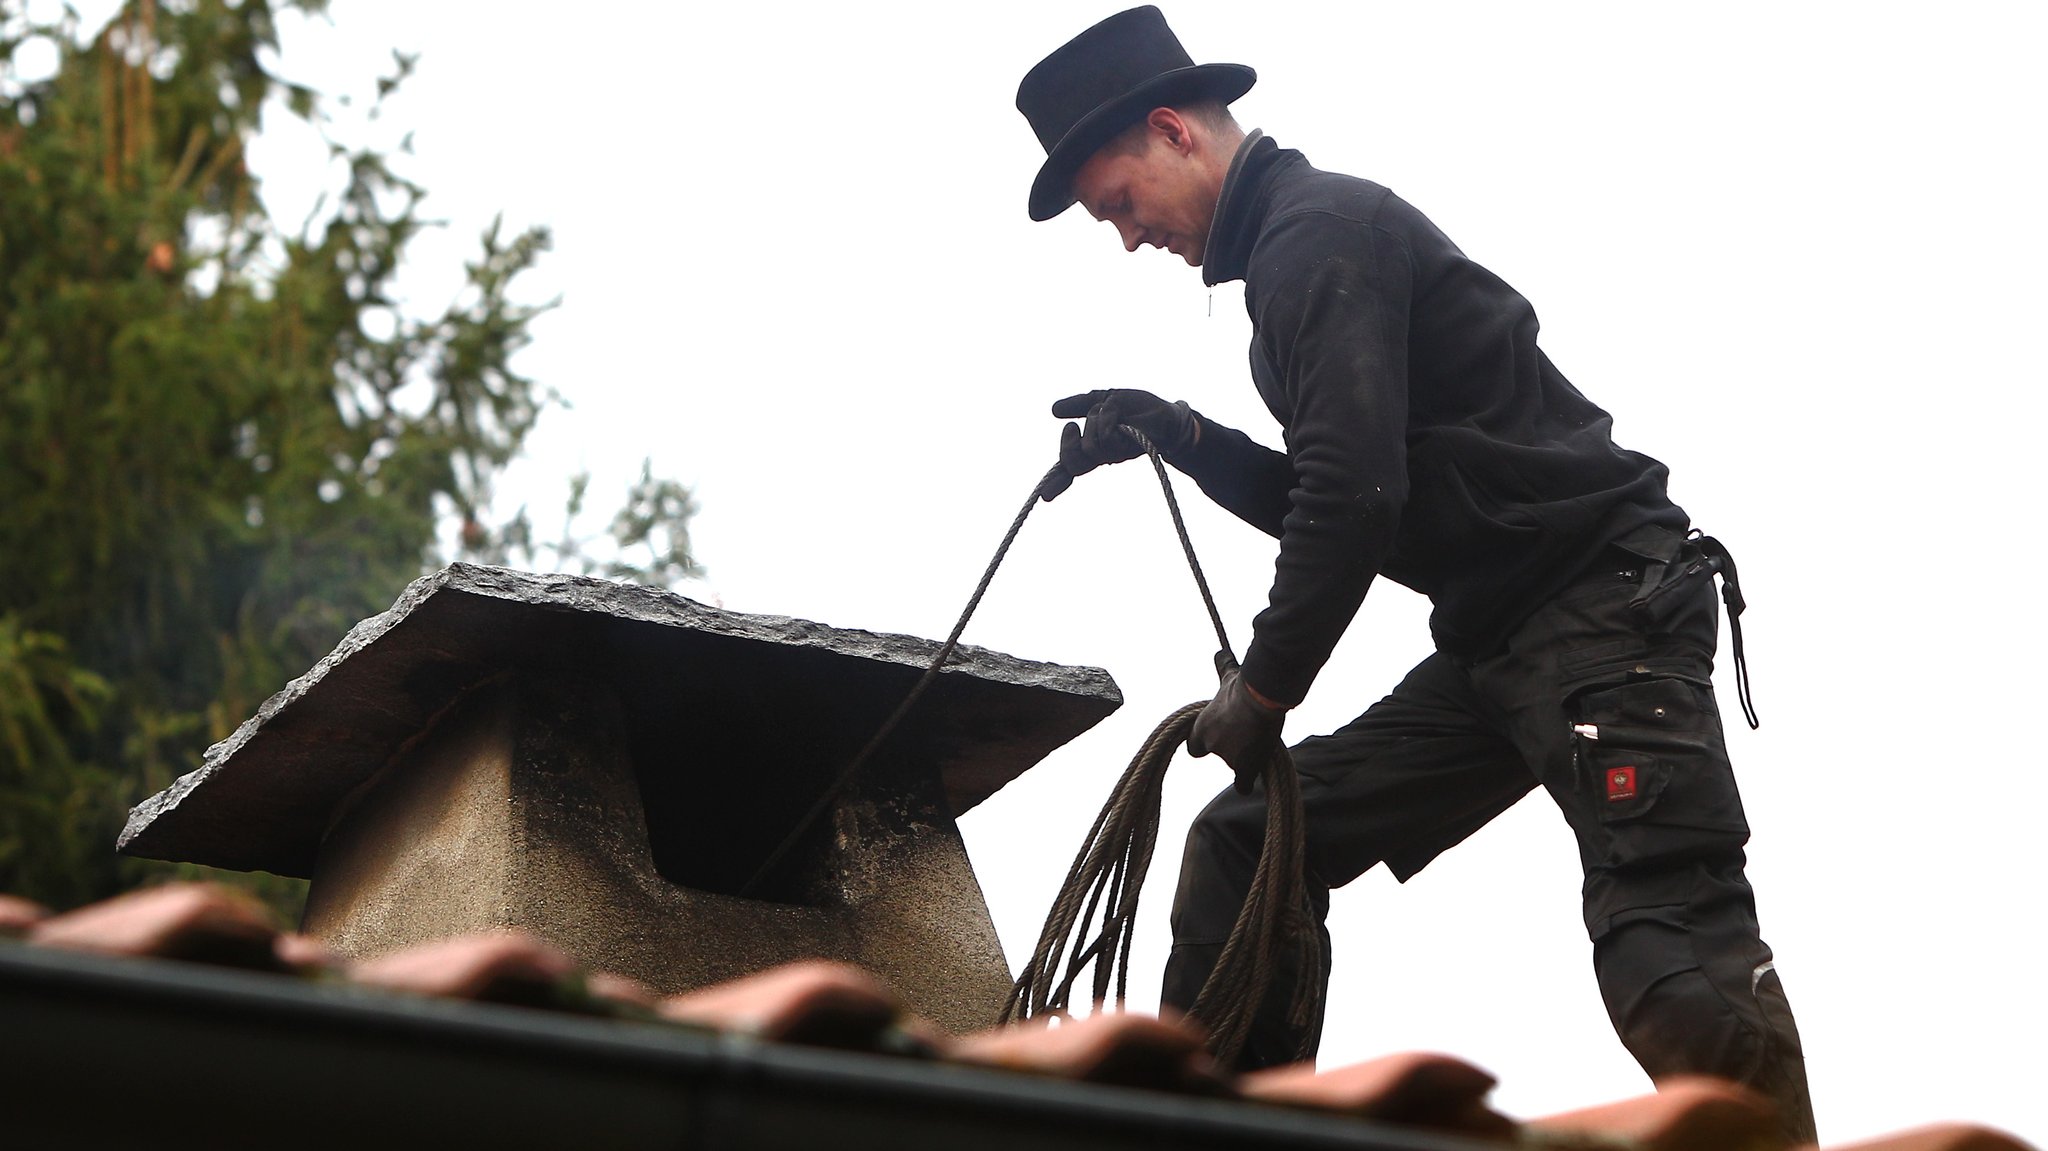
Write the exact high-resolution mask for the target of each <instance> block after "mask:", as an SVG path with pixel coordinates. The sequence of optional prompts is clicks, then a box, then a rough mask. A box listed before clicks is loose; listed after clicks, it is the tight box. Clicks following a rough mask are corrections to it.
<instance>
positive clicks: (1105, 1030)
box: [951, 1012, 1233, 1095]
mask: <svg viewBox="0 0 2048 1151" xmlns="http://www.w3.org/2000/svg"><path fill="white" fill-rule="evenodd" d="M951 1054H952V1056H953V1058H955V1059H956V1060H958V1061H960V1062H963V1063H975V1064H980V1065H983V1066H989V1067H1000V1068H1003V1069H1005V1070H1010V1071H1023V1072H1029V1073H1031V1074H1035V1075H1049V1076H1053V1077H1056V1078H1060V1079H1073V1080H1079V1081H1081V1082H1084V1083H1109V1084H1115V1085H1118V1086H1123V1087H1148V1088H1153V1089H1156V1090H1163V1091H1176V1092H1180V1093H1182V1094H1191V1095H1228V1094H1232V1093H1233V1091H1232V1089H1231V1086H1230V1084H1229V1082H1228V1081H1227V1080H1226V1079H1225V1078H1224V1077H1223V1076H1222V1074H1221V1073H1219V1072H1218V1070H1217V1068H1216V1063H1215V1060H1213V1059H1211V1058H1210V1057H1209V1053H1208V1051H1207V1050H1206V1049H1204V1047H1203V1046H1202V1035H1201V1033H1200V1032H1198V1031H1196V1030H1194V1029H1193V1028H1191V1027H1189V1026H1186V1025H1184V1024H1178V1023H1169V1022H1166V1021H1164V1020H1160V1019H1154V1018H1152V1017H1151V1016H1148V1015H1126V1014H1124V1013H1122V1012H1108V1013H1105V1014H1100V1015H1091V1016H1089V1017H1087V1018H1086V1019H1061V1020H1059V1021H1058V1023H1057V1024H1056V1025H1050V1026H1035V1025H1032V1024H1025V1025H1022V1026H1017V1027H1005V1028H998V1029H996V1030H992V1031H983V1032H979V1033H977V1034H974V1035H970V1036H968V1037H966V1038H965V1039H962V1040H960V1041H959V1043H957V1044H956V1045H955V1046H954V1048H953V1051H952V1052H951Z"/></svg>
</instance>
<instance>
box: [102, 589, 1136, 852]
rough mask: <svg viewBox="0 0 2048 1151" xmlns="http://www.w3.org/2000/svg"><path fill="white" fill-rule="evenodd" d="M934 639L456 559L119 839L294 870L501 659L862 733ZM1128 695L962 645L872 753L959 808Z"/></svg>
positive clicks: (125, 844)
mask: <svg viewBox="0 0 2048 1151" xmlns="http://www.w3.org/2000/svg"><path fill="white" fill-rule="evenodd" d="M938 647H939V645H938V644H937V643H935V642H933V641H931V640H926V639H917V638H914V637H911V636H902V635H887V634H878V633H875V632H867V631H857V630H852V629H847V628H835V627H827V626H825V625H823V624H817V623H811V622H808V621H805V620H799V619H791V618H789V617H786V616H771V615H749V614H745V613H742V612H734V611H726V610H724V609H721V608H715V607H710V606H708V605H705V604H701V603H698V602H696V601H695V600H691V599H688V598H686V597H684V596H680V595H676V594H675V593H673V592H668V591H663V590H660V589H658V588H649V587H640V586H636V585H631V584H619V583H612V582H610V581H607V580H601V579H592V578H588V577H583V576H571V575H536V574H533V573H529V572H519V571H512V570H509V569H505V568H495V567H484V566H481V565H476V564H464V563H458V564H452V565H450V566H448V567H446V568H443V569H442V570H441V571H439V572H436V573H434V574H432V575H429V576H425V577H423V578H421V579H418V580H415V581H414V582H413V583H412V584H411V585H410V586H409V587H407V588H406V589H405V591H404V593H403V594H401V595H400V596H399V597H398V601H397V602H396V603H394V604H393V605H392V606H391V609H390V610H389V611H386V612H384V613H382V614H380V615H376V616H372V617H370V618H369V619H366V620H364V621H362V622H361V623H359V624H357V625H356V626H355V627H354V628H352V629H350V631H349V633H348V635H347V636H345V637H343V639H342V641H341V643H340V645H339V646H337V647H336V648H335V649H334V651H333V652H331V653H330V654H328V656H327V657H326V658H324V659H322V660H321V661H320V662H319V663H318V664H316V665H314V667H313V669H312V670H311V671H308V672H307V673H306V674H305V675H302V676H300V677H299V678H297V679H295V680H293V681H292V682H291V683H289V684H287V685H286V686H285V688H284V690H283V691H280V692H278V693H277V694H276V695H274V696H271V697H270V698H269V699H268V700H266V701H265V702H264V704H263V706H262V707H260V708H258V709H257V711H256V714H255V715H254V716H253V717H251V718H250V719H249V720H248V721H247V722H245V723H243V724H242V726H241V727H240V728H238V729H237V730H236V731H235V733H234V734H233V735H231V736H229V737H228V738H227V739H225V740H222V741H221V742H220V743H217V744H215V745H214V746H212V747H211V748H208V749H207V752H206V759H205V762H204V763H203V764H201V766H200V767H199V768H198V769H196V770H194V771H192V772H189V773H187V774H186V775H184V776H181V777H179V778H178V779H177V780H176V781H174V782H173V783H172V784H171V786H169V787H167V788H165V789H164V790H163V791H161V792H159V793H157V794H156V795H154V796H151V797H150V798H149V799H146V800H144V801H143V802H142V803H140V804H138V805H136V807H135V809H134V810H133V811H131V812H130V813H129V817H128V825H127V827H126V828H125V829H124V830H123V831H122V833H121V838H120V842H119V849H120V850H121V851H122V852H124V853H126V854H129V855H140V856H146V857H150V858H155V859H172V860H181V861H186V862H192V863H203V864H208V865H211V866H215V867H227V868H234V869H239V870H263V871H271V872H275V873H277V874H280V875H300V876H303V875H307V874H309V873H310V871H311V868H312V863H313V859H314V855H315V853H316V851H317V849H318V846H319V843H320V840H321V837H322V836H323V835H324V834H325V832H326V829H327V827H328V824H329V822H330V820H331V819H332V818H333V816H334V815H335V814H336V812H337V811H338V810H339V809H340V807H341V805H342V804H343V803H344V802H345V801H346V800H347V798H348V796H349V795H350V794H351V793H352V792H353V791H354V790H355V789H356V788H357V787H359V786H360V785H361V784H363V783H364V782H365V781H367V780H368V779H369V778H370V777H371V776H372V775H374V774H376V772H377V771H378V770H380V769H381V768H383V767H384V766H385V765H386V764H387V763H389V762H391V760H392V758H393V757H394V755H396V753H398V752H399V751H401V750H402V749H403V748H404V747H405V746H406V745H407V744H408V742H409V741H411V740H413V739H415V738H416V737H418V736H419V735H420V734H421V733H422V732H424V731H426V730H427V729H428V728H429V727H430V726H431V725H432V723H433V721H434V719H435V717H436V716H438V715H439V714H440V713H441V712H442V711H443V710H444V709H445V708H447V707H448V706H449V705H450V704H451V703H453V702H454V701H456V700H457V699H458V698H460V697H461V696H462V695H463V693H465V692H466V691H468V690H469V689H470V688H472V687H474V686H476V685H477V684H479V683H481V682H483V681H485V680H487V679H489V678H491V677H493V676H496V675H498V674H500V673H502V672H505V671H508V670H528V671H533V670H538V671H543V672H558V673H566V674H572V675H588V676H597V677H601V678H604V679H606V680H608V681H610V682H612V683H614V684H615V685H617V686H618V687H619V689H620V694H621V698H622V699H623V700H624V701H625V706H626V711H627V715H626V719H627V722H628V723H632V724H658V725H670V726H673V727H674V728H675V729H676V730H677V733H678V734H677V738H679V739H681V738H687V735H688V730H689V728H690V727H691V726H692V725H703V724H707V723H716V724H731V725H760V726H765V725H785V726H786V725H790V724H806V723H810V724H816V725H818V727H819V729H820V732H821V733H822V734H827V735H830V736H831V738H832V739H833V741H834V742H849V743H850V746H851V748H858V746H859V745H860V744H861V743H864V742H866V740H867V738H868V737H869V736H871V735H872V734H873V733H874V731H875V729H876V728H877V727H878V726H879V725H880V724H881V722H882V720H883V719H884V718H886V717H887V715H888V713H889V712H890V711H891V710H892V709H893V708H894V707H895V705H896V704H897V703H899V702H901V700H902V698H903V696H904V694H905V693H907V692H908V691H909V690H910V688H911V686H912V685H913V684H914V683H916V681H917V678H918V676H919V675H920V674H922V673H923V671H924V668H925V667H926V666H927V665H928V664H929V663H930V662H931V659H932V657H933V656H934V655H936V654H937V652H938ZM1122 703H1123V696H1122V694H1121V693H1120V692H1119V691H1118V690H1117V686H1116V682H1115V681H1114V680H1113V679H1111V678H1110V676H1109V673H1108V672H1106V671H1103V670H1101V669H1099V668H1089V667H1065V666H1061V665H1059V664H1050V663H1038V662H1035V661H1030V660H1022V659H1018V658H1016V657H1014V656H1008V655H1003V654H1001V653H999V652H993V651H987V650H984V649H980V648H975V647H970V646H966V645H962V646H961V647H959V648H957V649H956V650H955V652H954V655H953V657H952V659H951V660H950V661H949V663H948V665H947V667H946V669H945V670H944V671H943V672H942V673H941V674H940V676H939V678H938V680H937V682H935V683H934V684H933V685H932V686H931V688H930V690H929V691H928V692H927V693H926V695H925V696H924V698H923V699H922V700H920V701H919V703H918V705H917V707H916V708H914V709H913V710H912V711H911V713H910V714H909V715H908V716H907V717H906V718H905V719H904V721H903V724H902V725H901V726H900V727H899V728H898V729H897V731H896V733H895V734H894V735H892V736H891V737H890V741H889V744H888V745H887V747H886V749H885V751H884V753H883V754H882V755H881V756H878V757H877V761H876V763H875V764H871V767H875V768H877V769H879V770H888V771H894V772H901V771H936V772H937V773H938V774H939V777H940V779H941V780H942V782H943V785H944V789H945V794H946V797H947V800H948V802H949V803H950V805H951V807H952V809H953V813H954V814H955V815H957V814H959V813H961V812H964V811H966V810H967V809H968V808H971V807H973V806H974V805H975V804H977V803H980V802H981V801H982V800H984V799H986V798H988V797H989V796H990V795H991V794H993V793H994V792H995V791H996V790H997V789H998V788H1000V787H1002V786H1003V785H1004V784H1005V783H1008V782H1009V781H1010V780H1012V779H1015V778H1016V777H1017V776H1018V775H1021V774H1022V773H1023V772H1024V771H1025V770H1027V769H1028V768H1030V767H1031V766H1032V765H1034V764H1036V763H1037V762H1038V761H1039V760H1040V759H1042V758H1044V756H1045V755H1046V754H1048V753H1049V752H1051V751H1052V750H1053V749H1055V748H1057V747H1059V746H1060V745H1062V744H1064V743H1066V742H1067V741H1068V740H1070V739H1072V738H1074V737H1075V736H1076V735H1079V734H1080V733H1082V732H1084V731H1086V730H1088V729H1089V728H1090V727H1093V726H1094V725H1095V724H1096V723H1097V722H1098V721H1100V720H1101V719H1102V718H1103V717H1104V716H1107V715H1108V714H1109V713H1110V712H1112V711H1115V710H1116V709H1117V707H1119V706H1120V705H1121V704H1122ZM834 754H837V751H836V749H835V750H834ZM846 755H847V758H849V759H850V757H851V751H850V750H849V751H848V752H847V753H846ZM768 766H769V768H770V769H772V765H768ZM730 767H731V770H762V769H763V765H759V764H754V765H748V764H733V765H730Z"/></svg>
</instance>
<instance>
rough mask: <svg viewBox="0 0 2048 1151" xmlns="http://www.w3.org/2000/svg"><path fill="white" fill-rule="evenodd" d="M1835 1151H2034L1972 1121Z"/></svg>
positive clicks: (1907, 1133)
mask: <svg viewBox="0 0 2048 1151" xmlns="http://www.w3.org/2000/svg"><path fill="white" fill-rule="evenodd" d="M1834 1151H2034V1148H2033V1147H2032V1145H2030V1144H2027V1143H2022V1142H2021V1141H2020V1140H2018V1139H2016V1138H2014V1137H2013V1136H2011V1135H2008V1134H2006V1133H2005V1132H2003V1131H1998V1130H1994V1129H1993V1128H1990V1127H1980V1126H1978V1125H1976V1124H1972V1123H1937V1124H1935V1125H1933V1126H1930V1127H1916V1128H1914V1129H1913V1130H1911V1131H1901V1132H1899V1133H1897V1134H1896V1135H1887V1136H1885V1137H1884V1138H1882V1139H1872V1140H1869V1141H1867V1142H1863V1143H1850V1144H1847V1145H1845V1146H1841V1147H1837V1148H1834Z"/></svg>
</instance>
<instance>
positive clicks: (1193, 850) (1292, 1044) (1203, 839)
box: [1160, 655, 1536, 1070]
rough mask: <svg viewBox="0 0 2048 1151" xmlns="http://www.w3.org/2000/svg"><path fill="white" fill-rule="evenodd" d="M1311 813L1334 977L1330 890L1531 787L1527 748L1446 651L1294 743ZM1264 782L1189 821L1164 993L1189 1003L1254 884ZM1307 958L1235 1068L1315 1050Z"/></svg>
mask: <svg viewBox="0 0 2048 1151" xmlns="http://www.w3.org/2000/svg"><path fill="white" fill-rule="evenodd" d="M1293 751H1294V763H1295V770H1296V772H1297V774H1299V776H1300V778H1301V799H1302V810H1303V812H1304V815H1305V817H1306V819H1307V826H1306V836H1305V838H1306V841H1307V856H1308V876H1307V881H1308V887H1309V894H1310V898H1311V901H1312V903H1313V911H1314V913H1315V918H1316V925H1317V934H1318V939H1319V949H1320V954H1319V955H1317V956H1315V957H1313V960H1314V962H1315V963H1316V965H1317V972H1316V975H1317V976H1319V977H1320V978H1322V979H1325V980H1326V979H1327V973H1328V971H1329V933H1328V932H1327V931H1325V930H1323V928H1322V919H1323V916H1324V915H1325V914H1326V913H1327V911H1328V908H1329V892H1330V889H1331V888H1333V887H1342V886H1343V885H1344V884H1346V883H1349V882H1350V881H1351V880H1353V879H1355V878H1357V877H1358V876H1359V875H1361V874H1363V873H1364V872H1365V871H1366V870H1367V869H1368V868H1370V867H1372V866H1373V865H1374V864H1376V863H1379V862H1381V861H1382V860H1384V861H1386V862H1387V864H1388V866H1389V867H1390V868H1392V869H1393V871H1394V873H1395V874H1396V875H1397V876H1399V877H1400V878H1401V879H1403V880H1406V879H1407V878H1408V877H1409V876H1411V875H1413V874H1415V873H1416V872H1417V871H1420V870H1421V869H1422V867H1423V865H1424V864H1426V863H1428V862H1429V861H1430V860H1431V859H1433V858H1435V857H1436V855H1437V854H1438V853H1440V852H1442V851H1443V850H1445V849H1446V848H1448V847H1451V846H1452V845H1454V844H1456V843H1457V842H1458V841H1460V840H1462V839H1464V838H1465V837H1466V836H1468V835H1470V834H1471V833H1472V832H1474V831H1476V830H1478V829H1479V828H1480V827H1481V826H1483V825H1484V824H1485V823H1486V822H1487V821H1488V820H1490V819H1492V818H1493V817H1494V816H1495V815H1498V814H1499V813H1500V812H1502V811H1504V810H1506V809H1507V808H1508V807H1509V806H1510V805H1512V804H1513V803H1514V802H1515V801H1516V800H1517V799H1520V798H1521V797H1522V796H1523V795H1525V794H1527V792H1528V791H1529V789H1530V788H1531V787H1533V786H1535V783H1536V779H1535V777H1534V776H1533V775H1531V774H1530V772H1529V769H1528V767H1527V766H1526V765H1525V764H1524V762H1523V761H1522V758H1521V756H1520V755H1519V754H1518V753H1517V752H1516V751H1515V749H1514V746H1513V745H1512V744H1511V743H1509V742H1508V741H1507V740H1506V739H1505V738H1504V737H1503V736H1502V735H1501V733H1500V730H1499V728H1498V727H1497V725H1495V724H1493V723H1491V722H1489V721H1488V720H1486V719H1485V718H1483V716H1482V715H1481V708H1480V705H1479V701H1478V698H1477V696H1476V695H1475V694H1474V692H1473V690H1472V686H1471V683H1470V680H1469V679H1468V677H1467V675H1466V673H1465V671H1464V669H1463V668H1461V667H1459V666H1458V665H1457V664H1456V663H1454V662H1453V661H1452V660H1450V659H1449V658H1448V657H1445V656H1443V655H1433V656H1431V657H1430V658H1429V659H1426V660H1424V661H1423V662H1422V663H1421V664H1419V665H1418V666H1417V667H1416V668H1415V670H1413V671H1411V672H1410V673H1409V674H1408V677H1407V678H1406V679H1405V680H1403V681H1402V682H1401V685H1400V686H1399V687H1397V688H1395V689H1394V692H1393V694H1391V695H1389V696H1388V697H1387V698H1385V699H1383V700H1381V701H1380V702H1378V703H1376V704H1374V705H1373V706H1372V707H1371V708H1369V709H1368V710H1367V711H1366V713H1365V714H1364V715H1362V716H1360V717H1358V718H1357V719H1355V720H1353V721H1352V722H1351V723H1349V724H1347V725H1345V726H1344V727H1343V728H1341V729H1339V730H1338V731H1336V732H1333V733H1332V734H1330V735H1325V736H1316V737H1313V738H1310V739H1307V740H1304V741H1302V742H1301V743H1299V744H1297V745H1296V746H1295V747H1294V749H1293ZM1265 826H1266V800H1265V792H1264V790H1263V789H1260V790H1259V791H1256V792H1254V793H1253V794H1252V795H1239V794H1238V793H1237V792H1236V791H1235V790H1233V789H1225V790H1224V792H1223V793H1222V794H1221V795H1218V796H1217V797H1216V798H1215V800H1213V801H1212V802H1211V803H1210V804H1209V806H1208V807H1207V808H1206V809H1205V810H1204V811H1203V812H1202V814H1201V815H1200V816H1199V817H1197V818H1196V820H1195V823H1194V826H1193V827H1191V828H1190V829H1189V830H1188V840H1187V849H1186V852H1185V854H1183V856H1182V857H1181V875H1180V890H1179V891H1178V893H1176V895H1175V897H1174V905H1173V938H1174V943H1173V952H1172V955H1171V957H1170V958H1169V959H1168V961H1167V965H1166V977H1165V980H1164V983H1163V985H1162V987H1161V994H1160V999H1161V1002H1162V1005H1164V1006H1167V1007H1174V1008H1178V1009H1180V1010H1186V1009H1187V1008H1188V1007H1189V1006H1190V1005H1192V1004H1193V1003H1194V1001H1195V996H1196V995H1197V994H1198V993H1199V992H1200V991H1201V988H1202V983H1203V981H1204V980H1206V979H1207V978H1208V976H1209V972H1210V971H1211V970H1212V969H1213V968H1214V967H1215V965H1216V959H1217V957H1218V956H1219V955H1220V954H1221V952H1222V950H1223V943H1224V940H1225V939H1227V938H1228V937H1229V934H1230V928H1231V925H1232V924H1233V923H1235V922H1236V920H1237V914H1238V910H1239V908H1241V907H1242V906H1243V904H1244V897H1245V893H1246V892H1247V891H1249V890H1250V889H1251V881H1252V874H1253V871H1254V870H1255V869H1256V867H1257V865H1258V860H1259V848H1260V845H1261V844H1262V842H1263V841H1264V838H1265ZM1299 962H1300V959H1299V958H1297V957H1290V959H1289V960H1288V961H1287V962H1285V963H1283V964H1282V966H1281V968H1280V970H1278V971H1277V972H1275V974H1274V977H1273V981H1272V984H1271V987H1270V989H1269V991H1268V993H1267V996H1266V999H1265V1001H1264V1002H1263V1004H1262V1005H1261V1007H1260V1009H1259V1012H1258V1014H1257V1016H1256V1018H1255V1019H1254V1020H1253V1023H1252V1029H1251V1034H1250V1036H1249V1037H1248V1038H1247V1039H1246V1041H1245V1047H1244V1051H1243V1053H1242V1054H1241V1055H1240V1056H1239V1059H1238V1066H1239V1068H1240V1069H1243V1070H1249V1069H1252V1068H1255V1067H1267V1066H1272V1065H1275V1064H1279V1063H1288V1062H1292V1061H1294V1060H1295V1059H1296V1058H1298V1057H1300V1056H1301V1055H1313V1054H1314V1052H1315V1047H1316V1043H1317V1041H1318V1039H1319V1037H1320V1032H1321V1029H1322V1020H1321V1019H1320V1018H1317V1019H1315V1020H1313V1021H1312V1022H1311V1023H1310V1025H1309V1027H1308V1029H1307V1031H1306V1033H1303V1032H1301V1031H1299V1030H1297V1029H1295V1028H1294V1027H1291V1026H1290V1025H1289V1022H1288V1015H1289V1008H1290V1003H1289V1001H1288V1000H1289V995H1290V992H1291V990H1292V988H1293V986H1294V984H1295V975H1296V972H1297V971H1298V970H1299V967H1298V964H1299Z"/></svg>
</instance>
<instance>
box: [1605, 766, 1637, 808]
mask: <svg viewBox="0 0 2048 1151" xmlns="http://www.w3.org/2000/svg"><path fill="white" fill-rule="evenodd" d="M1635 797H1636V769H1635V768H1634V767H1632V766H1631V767H1610V768H1608V769H1607V802H1609V803H1619V802H1621V801H1622V800H1624V799H1634V798H1635Z"/></svg>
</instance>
